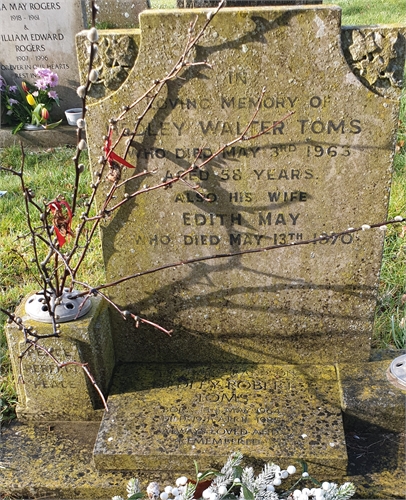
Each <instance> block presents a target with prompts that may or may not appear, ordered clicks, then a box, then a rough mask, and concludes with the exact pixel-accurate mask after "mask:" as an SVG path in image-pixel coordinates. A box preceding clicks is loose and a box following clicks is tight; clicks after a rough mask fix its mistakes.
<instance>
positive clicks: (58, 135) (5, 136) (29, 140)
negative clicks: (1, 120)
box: [0, 125, 76, 149]
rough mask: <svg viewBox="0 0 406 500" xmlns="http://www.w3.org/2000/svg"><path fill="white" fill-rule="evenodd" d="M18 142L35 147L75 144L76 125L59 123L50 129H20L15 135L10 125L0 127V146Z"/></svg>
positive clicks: (3, 146)
mask: <svg viewBox="0 0 406 500" xmlns="http://www.w3.org/2000/svg"><path fill="white" fill-rule="evenodd" d="M20 142H22V143H23V145H24V146H29V147H30V148H36V149H42V148H55V147H58V146H65V145H71V146H74V145H75V144H76V127H71V126H69V125H60V126H59V127H56V128H54V129H52V130H38V131H31V130H30V131H28V130H21V132H18V134H15V135H13V134H12V133H11V127H4V126H1V127H0V148H6V147H10V146H14V145H18V144H20Z"/></svg>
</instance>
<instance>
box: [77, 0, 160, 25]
mask: <svg viewBox="0 0 406 500" xmlns="http://www.w3.org/2000/svg"><path fill="white" fill-rule="evenodd" d="M97 6H98V7H99V10H98V13H97V23H98V24H99V25H101V26H104V28H105V29H106V28H107V29H108V28H138V26H139V19H138V18H139V15H140V13H141V12H142V11H143V10H145V9H150V8H151V3H150V1H149V0H113V1H112V0H100V1H98V2H97ZM86 10H87V14H88V17H89V19H90V18H91V17H90V13H91V2H90V0H86Z"/></svg>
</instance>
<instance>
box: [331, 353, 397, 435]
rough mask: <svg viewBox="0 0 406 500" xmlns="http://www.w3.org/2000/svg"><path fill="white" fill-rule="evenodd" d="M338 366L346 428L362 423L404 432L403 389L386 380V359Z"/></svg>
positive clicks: (355, 426) (359, 425) (387, 365)
mask: <svg viewBox="0 0 406 500" xmlns="http://www.w3.org/2000/svg"><path fill="white" fill-rule="evenodd" d="M338 366H339V382H340V386H341V387H342V409H343V413H344V416H345V423H346V427H347V429H348V430H350V429H351V428H355V429H357V430H359V429H360V427H362V426H363V425H365V423H367V425H368V427H369V428H371V427H373V426H376V427H380V428H382V429H386V430H387V431H389V432H404V430H405V423H406V420H405V417H406V415H405V408H406V389H405V390H401V389H398V388H397V387H395V386H394V385H392V384H391V383H390V382H389V381H388V379H387V374H386V373H387V370H388V368H389V366H390V362H388V361H374V362H370V363H364V364H362V365H356V364H343V365H338Z"/></svg>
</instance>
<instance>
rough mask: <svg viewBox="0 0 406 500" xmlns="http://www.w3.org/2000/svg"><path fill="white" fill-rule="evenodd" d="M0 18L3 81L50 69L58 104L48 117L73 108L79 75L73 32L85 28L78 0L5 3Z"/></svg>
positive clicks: (31, 78)
mask: <svg viewBox="0 0 406 500" xmlns="http://www.w3.org/2000/svg"><path fill="white" fill-rule="evenodd" d="M2 5H3V6H4V8H3V9H2V11H1V17H0V33H1V35H0V40H1V43H0V63H1V74H2V76H3V77H4V78H5V79H6V81H7V82H8V83H9V84H11V83H12V82H21V81H24V80H25V81H30V82H31V83H34V81H35V80H36V79H37V77H36V75H35V73H34V69H35V68H38V67H39V68H41V67H45V68H50V69H51V70H52V71H54V72H55V73H57V74H58V76H59V84H58V87H57V88H56V89H55V90H56V91H57V92H58V95H59V97H60V99H61V107H60V108H58V106H54V108H53V110H52V116H53V117H54V118H55V119H57V118H58V119H59V118H64V117H65V115H64V110H65V109H69V108H73V107H77V106H78V105H79V104H80V99H79V98H78V96H77V94H76V88H77V87H78V85H79V74H78V69H77V62H76V56H75V49H74V47H75V35H76V33H78V32H79V31H81V30H82V29H83V28H84V27H85V12H84V6H83V5H82V0H64V1H63V2H7V3H3V4H2Z"/></svg>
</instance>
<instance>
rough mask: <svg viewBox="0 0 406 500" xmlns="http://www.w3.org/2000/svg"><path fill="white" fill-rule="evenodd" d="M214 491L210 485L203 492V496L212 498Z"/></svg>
mask: <svg viewBox="0 0 406 500" xmlns="http://www.w3.org/2000/svg"><path fill="white" fill-rule="evenodd" d="M212 493H213V490H212V489H211V488H210V487H209V488H207V489H205V490H204V491H203V493H202V497H203V498H205V499H208V498H210V495H211V494H212Z"/></svg>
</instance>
